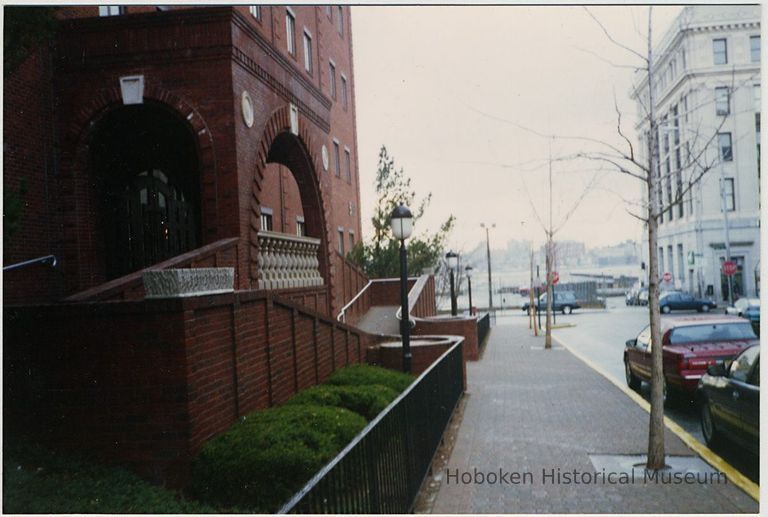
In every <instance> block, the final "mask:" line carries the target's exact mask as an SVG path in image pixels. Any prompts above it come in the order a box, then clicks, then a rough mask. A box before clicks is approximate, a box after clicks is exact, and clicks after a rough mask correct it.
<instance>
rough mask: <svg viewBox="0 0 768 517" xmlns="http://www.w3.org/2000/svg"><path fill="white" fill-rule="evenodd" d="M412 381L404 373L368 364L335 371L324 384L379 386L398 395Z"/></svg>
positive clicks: (412, 378)
mask: <svg viewBox="0 0 768 517" xmlns="http://www.w3.org/2000/svg"><path fill="white" fill-rule="evenodd" d="M413 381H414V377H413V376H411V375H408V374H406V373H402V372H396V371H394V370H389V369H387V368H381V367H379V366H371V365H368V364H354V365H351V366H346V367H344V368H341V369H340V370H336V371H335V372H334V373H333V374H332V375H331V376H330V377H328V380H326V381H325V383H326V384H330V385H334V386H359V385H361V384H381V385H382V386H386V387H388V388H390V389H393V390H395V391H396V392H397V393H400V392H402V391H403V390H405V388H407V387H408V386H410V385H411V383H412V382H413Z"/></svg>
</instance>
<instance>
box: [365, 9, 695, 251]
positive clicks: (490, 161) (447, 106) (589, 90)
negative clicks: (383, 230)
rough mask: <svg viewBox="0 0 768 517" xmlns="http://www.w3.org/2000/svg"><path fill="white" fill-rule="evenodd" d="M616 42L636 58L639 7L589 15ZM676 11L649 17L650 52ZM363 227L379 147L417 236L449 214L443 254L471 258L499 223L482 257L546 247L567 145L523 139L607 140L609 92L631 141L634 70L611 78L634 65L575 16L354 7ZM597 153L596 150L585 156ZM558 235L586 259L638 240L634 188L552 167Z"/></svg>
mask: <svg viewBox="0 0 768 517" xmlns="http://www.w3.org/2000/svg"><path fill="white" fill-rule="evenodd" d="M589 10H590V12H591V13H592V14H593V15H594V16H595V17H597V18H598V19H599V20H600V21H601V23H602V24H603V25H604V26H605V27H606V29H607V30H609V31H610V32H611V34H612V35H613V36H614V37H615V38H617V39H618V40H619V41H620V42H621V43H623V44H625V45H627V46H629V47H631V48H633V49H637V50H638V51H640V52H641V53H642V52H643V50H644V47H645V42H644V41H645V32H646V30H647V23H648V21H647V20H648V18H647V17H648V14H647V13H648V8H647V6H631V7H628V6H592V7H589ZM680 10H681V7H680V6H671V7H669V6H654V9H653V13H654V16H653V20H654V26H653V30H654V41H658V40H659V39H660V38H661V37H662V36H663V34H664V33H665V32H666V30H667V29H668V28H669V25H670V23H671V22H672V20H673V19H674V17H675V16H676V15H677V14H678V13H679V12H680ZM352 23H353V43H354V59H355V62H354V66H355V70H354V72H355V89H356V91H355V95H356V102H357V130H358V153H359V157H358V159H359V164H360V182H361V186H360V187H361V203H362V206H361V217H362V220H363V234H364V237H366V238H367V237H368V236H369V235H370V231H371V226H370V216H371V210H372V207H373V203H374V200H375V194H374V192H373V182H374V177H375V171H376V165H377V161H378V152H379V149H380V147H381V145H382V144H383V145H386V146H387V149H388V151H389V153H390V155H391V156H393V157H394V159H395V162H396V164H397V166H398V167H403V168H404V169H405V172H406V174H407V175H408V176H409V177H411V178H412V180H413V186H414V188H415V190H416V191H417V193H418V194H419V195H425V194H426V193H427V192H432V196H433V197H432V203H431V205H430V208H429V210H428V212H427V214H426V216H425V217H424V219H423V220H421V221H420V224H419V225H418V226H417V227H416V229H415V231H416V232H417V233H418V232H419V231H422V230H424V229H429V230H432V229H434V228H435V227H436V226H437V225H438V224H440V223H441V222H442V221H444V220H445V218H446V217H447V216H448V215H449V214H451V213H452V214H453V215H455V216H456V219H457V221H456V227H455V230H454V232H453V234H452V237H451V240H450V243H449V245H450V246H451V247H453V248H455V249H463V250H465V251H470V250H471V249H472V248H474V247H475V246H476V245H477V243H478V242H479V241H481V240H482V241H484V240H485V231H484V230H483V229H482V228H480V223H481V222H485V223H496V228H495V229H494V230H492V231H491V245H492V247H494V248H501V247H503V246H504V245H505V244H506V242H507V241H508V240H510V239H528V240H533V241H534V245H535V246H537V247H538V246H539V245H541V244H542V243H543V242H544V239H545V235H544V231H543V230H542V228H541V225H540V223H539V222H538V221H537V218H536V216H535V215H534V211H533V208H532V207H531V202H529V200H528V199H529V198H530V199H531V200H532V201H533V202H534V204H535V205H536V207H537V211H538V213H539V217H540V218H541V219H543V220H544V221H546V220H547V216H548V209H547V206H548V204H547V199H548V191H547V172H548V156H549V153H550V145H551V153H552V155H553V156H554V157H557V156H561V155H564V154H572V153H574V152H576V151H578V150H580V149H581V148H582V147H581V146H582V144H581V143H579V142H578V141H574V140H562V139H556V140H551V139H549V138H542V137H540V136H537V135H535V134H533V133H532V132H531V131H526V130H524V129H521V127H523V128H527V129H530V130H533V131H535V132H539V133H545V134H556V135H567V136H589V137H592V138H598V139H601V140H605V141H609V142H616V139H617V138H618V135H617V134H616V113H615V110H614V101H613V99H614V94H615V98H616V101H617V103H618V105H619V107H620V109H621V111H622V115H623V121H624V123H623V129H624V131H625V132H627V133H628V134H629V135H630V136H631V137H632V138H633V140H634V139H635V134H634V123H635V121H636V115H635V112H634V111H635V106H634V104H633V103H632V102H631V101H630V100H629V95H628V92H629V88H630V85H631V82H632V79H633V76H634V72H633V71H632V70H630V69H628V68H624V67H616V66H612V65H611V64H609V63H608V62H611V63H615V64H621V65H637V64H639V60H638V59H637V58H634V57H633V56H631V55H630V54H629V53H628V52H626V51H624V50H622V49H620V48H618V47H616V46H614V45H612V44H611V43H610V42H609V41H608V39H607V38H606V36H605V35H604V34H603V32H602V30H601V28H600V26H599V25H598V24H597V23H596V22H595V21H594V20H593V19H592V18H591V17H590V16H589V13H587V12H586V10H585V9H584V8H583V7H581V6H484V7H476V6H419V7H417V6H405V7H369V6H354V7H353V8H352ZM592 149H594V147H592ZM553 182H554V185H555V186H554V190H553V201H554V202H553V206H554V210H553V221H554V223H555V226H557V225H558V224H559V223H561V222H562V220H563V217H564V214H565V213H566V212H568V211H569V209H570V208H571V207H572V206H573V204H574V203H575V202H576V200H577V199H578V198H579V197H580V196H581V194H582V192H583V191H584V190H585V187H586V186H587V185H588V184H590V183H591V182H594V187H593V188H592V189H591V190H590V191H589V193H588V194H587V195H586V198H585V199H584V200H583V202H582V203H581V205H580V206H579V208H578V209H577V210H576V211H575V212H574V213H573V215H572V217H571V218H570V219H569V221H568V222H567V223H566V224H565V225H564V226H563V228H562V230H561V231H560V232H559V233H558V235H557V236H556V238H557V239H563V240H569V239H570V240H577V241H583V242H584V243H585V244H586V245H587V246H588V247H596V246H605V245H612V244H616V243H619V242H621V241H624V240H626V239H632V240H639V239H640V238H641V225H640V223H639V222H638V221H637V220H636V219H634V218H633V217H631V216H630V215H628V214H627V213H626V211H625V207H628V206H629V205H627V204H626V203H625V201H624V200H625V199H626V200H629V201H630V202H632V201H634V202H637V201H638V200H639V199H640V197H641V195H642V185H641V183H640V182H638V181H637V180H635V179H633V178H627V177H623V176H621V175H620V174H619V173H617V172H615V171H609V170H607V169H604V170H602V171H598V170H596V166H595V164H594V163H585V162H583V161H581V162H576V161H565V162H557V161H556V162H554V165H553Z"/></svg>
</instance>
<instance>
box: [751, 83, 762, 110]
mask: <svg viewBox="0 0 768 517" xmlns="http://www.w3.org/2000/svg"><path fill="white" fill-rule="evenodd" d="M761 100H762V95H761V93H760V84H759V83H758V84H755V85H752V104H753V105H754V108H755V111H760V104H761Z"/></svg>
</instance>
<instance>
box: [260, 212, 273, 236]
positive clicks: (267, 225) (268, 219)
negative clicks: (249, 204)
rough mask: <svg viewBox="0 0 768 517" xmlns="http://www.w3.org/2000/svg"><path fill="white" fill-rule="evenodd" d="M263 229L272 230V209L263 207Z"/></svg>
mask: <svg viewBox="0 0 768 517" xmlns="http://www.w3.org/2000/svg"><path fill="white" fill-rule="evenodd" d="M261 229H262V230H267V231H269V232H271V231H272V209H271V208H267V207H264V206H263V207H261Z"/></svg>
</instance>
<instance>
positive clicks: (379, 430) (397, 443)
mask: <svg viewBox="0 0 768 517" xmlns="http://www.w3.org/2000/svg"><path fill="white" fill-rule="evenodd" d="M463 344H464V341H463V339H461V340H460V341H459V342H457V343H456V344H455V345H453V346H452V347H451V348H450V349H449V350H448V351H447V352H445V353H444V354H443V355H442V356H440V358H439V359H438V360H437V361H435V362H434V363H433V364H432V366H430V367H429V368H428V369H427V370H426V371H425V372H424V373H422V374H421V375H420V376H419V378H418V379H416V381H414V383H413V384H411V386H410V387H409V388H408V389H406V390H405V391H404V392H403V393H402V394H401V395H400V396H399V397H398V398H397V399H396V400H395V401H394V402H392V404H390V405H389V406H388V407H387V408H386V409H385V410H384V411H383V412H382V413H381V414H380V415H379V416H377V417H376V418H375V419H374V420H372V421H371V422H370V423H369V424H368V425H367V426H366V427H365V429H363V430H362V431H361V432H360V434H358V435H357V436H356V437H355V439H354V440H352V442H351V443H350V444H349V445H347V447H345V448H344V450H343V451H341V453H339V455H338V456H336V457H335V458H334V459H333V460H331V462H330V463H328V465H326V466H325V467H323V469H322V470H320V472H318V473H317V475H315V477H313V478H312V479H311V480H310V481H309V482H308V483H307V484H306V485H305V486H304V488H302V489H301V490H300V491H299V492H298V493H297V494H296V495H294V496H293V498H292V499H291V500H290V501H288V503H286V504H285V506H283V507H282V508H281V509H280V511H279V512H278V513H410V511H411V509H412V507H413V504H414V502H415V500H416V496H417V495H418V493H419V488H420V487H421V484H422V482H423V481H424V478H425V477H426V475H427V474H428V472H429V467H430V465H431V463H432V459H433V457H434V454H435V451H436V450H437V448H438V446H439V445H440V440H441V438H442V436H443V431H445V428H446V426H447V425H448V421H449V420H450V418H451V415H452V414H453V410H454V408H455V407H456V404H457V402H458V401H459V398H460V397H461V394H462V393H463V391H464V368H463V362H462V353H463V352H462V348H463Z"/></svg>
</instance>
